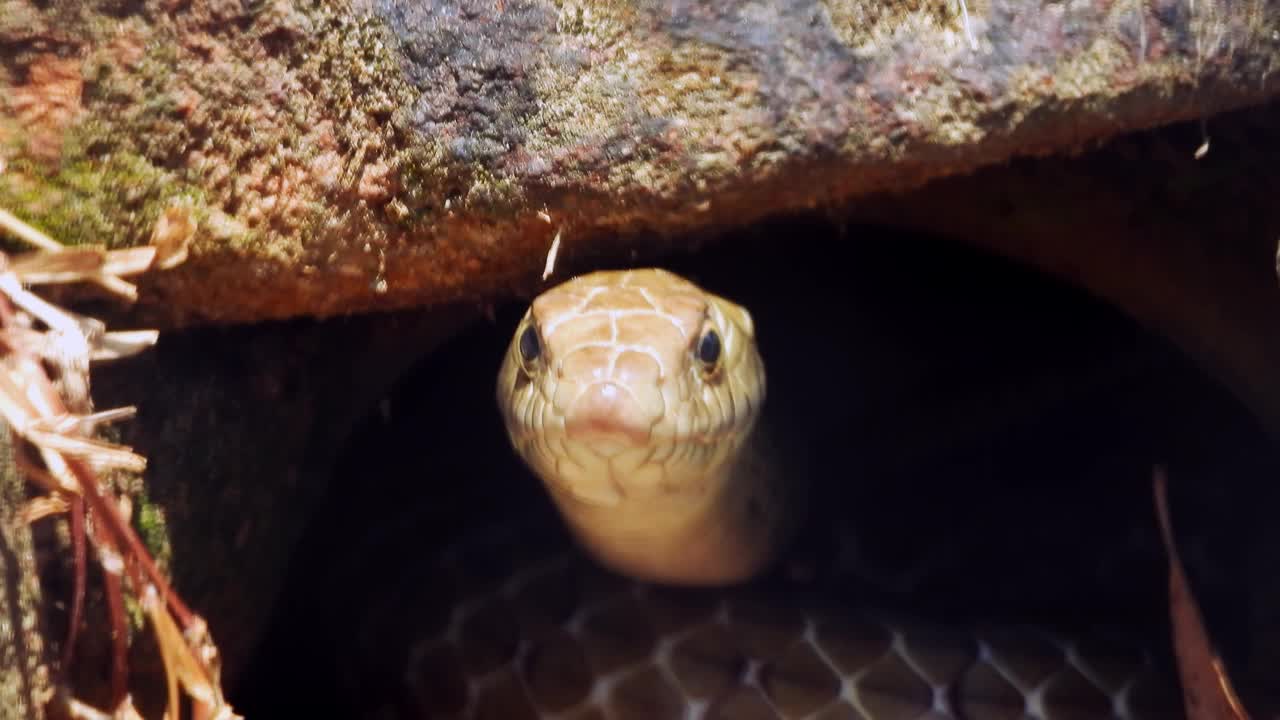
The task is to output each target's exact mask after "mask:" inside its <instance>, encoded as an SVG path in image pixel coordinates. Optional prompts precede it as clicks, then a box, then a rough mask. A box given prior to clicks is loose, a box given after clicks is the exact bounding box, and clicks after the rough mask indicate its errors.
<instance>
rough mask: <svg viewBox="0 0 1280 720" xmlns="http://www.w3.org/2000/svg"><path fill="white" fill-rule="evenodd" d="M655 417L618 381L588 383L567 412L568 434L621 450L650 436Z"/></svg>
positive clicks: (643, 441)
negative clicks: (651, 416) (650, 415)
mask: <svg viewBox="0 0 1280 720" xmlns="http://www.w3.org/2000/svg"><path fill="white" fill-rule="evenodd" d="M652 425H653V419H652V418H650V417H649V413H647V412H646V411H645V409H644V407H642V405H641V403H640V402H639V401H638V400H637V399H636V397H635V396H634V395H633V394H632V393H631V392H630V391H628V390H627V388H626V387H624V386H623V385H621V384H620V383H617V382H612V381H604V382H596V383H592V384H590V385H588V386H587V387H586V388H584V389H583V390H582V392H581V393H579V394H578V396H577V398H575V399H574V401H573V403H572V404H571V405H570V406H569V408H568V410H567V411H566V413H565V419H564V429H565V434H566V435H568V437H569V438H570V439H572V440H577V441H579V442H586V443H590V444H592V445H597V446H599V445H603V446H617V449H618V450H622V449H624V448H627V447H634V446H636V445H642V444H644V443H646V442H648V440H649V429H650V427H652Z"/></svg>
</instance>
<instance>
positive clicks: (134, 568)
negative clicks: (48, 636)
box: [0, 206, 239, 720]
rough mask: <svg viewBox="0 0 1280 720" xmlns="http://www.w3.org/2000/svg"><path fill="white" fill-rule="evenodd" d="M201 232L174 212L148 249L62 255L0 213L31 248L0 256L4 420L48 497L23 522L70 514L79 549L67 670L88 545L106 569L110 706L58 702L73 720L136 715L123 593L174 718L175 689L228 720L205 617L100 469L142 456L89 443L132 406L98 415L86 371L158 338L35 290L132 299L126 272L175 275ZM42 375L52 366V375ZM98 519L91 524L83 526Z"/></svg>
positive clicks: (30, 475) (183, 212) (136, 462)
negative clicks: (73, 288) (86, 285)
mask: <svg viewBox="0 0 1280 720" xmlns="http://www.w3.org/2000/svg"><path fill="white" fill-rule="evenodd" d="M195 230H196V225H195V221H194V219H193V218H192V216H191V214H190V212H189V211H188V210H187V209H185V208H183V207H181V206H175V207H171V208H169V209H168V210H167V211H166V212H165V213H164V215H163V216H162V217H161V218H160V220H159V221H158V222H157V224H156V228H155V231H154V233H153V235H152V243H151V244H150V245H148V246H146V247H141V248H130V249H126V250H107V249H106V248H104V247H76V248H64V247H63V246H62V245H61V244H60V243H57V242H56V241H54V240H52V239H51V238H49V237H48V236H46V235H45V234H44V233H41V232H40V231H39V230H36V229H35V228H33V227H31V226H30V225H27V224H26V223H24V222H22V221H21V220H20V219H18V218H17V217H16V216H14V215H13V214H12V213H9V212H7V211H5V210H3V209H0V231H3V232H7V233H8V234H9V235H12V236H13V237H15V238H18V239H19V240H22V241H24V242H26V243H27V244H29V245H32V246H34V247H35V248H36V250H35V251H34V252H30V253H24V254H22V255H18V256H16V257H11V256H8V255H5V254H3V253H0V417H3V418H4V420H5V422H6V423H8V425H9V428H10V431H11V433H12V436H13V438H12V439H13V442H14V445H15V448H17V452H16V453H15V455H16V456H17V457H18V467H19V470H20V471H21V472H22V473H23V474H24V476H25V477H26V478H27V479H28V480H29V481H30V482H32V483H34V484H35V485H37V486H38V487H40V488H42V489H43V490H45V491H46V492H47V493H48V494H47V496H45V497H43V498H39V499H37V500H36V501H35V502H33V503H31V504H29V506H28V507H26V508H24V510H23V517H24V518H26V519H27V520H28V521H35V520H37V519H40V518H43V517H47V516H50V515H54V514H61V513H64V512H65V513H67V515H68V519H69V522H70V528H71V536H72V544H73V548H74V553H75V561H76V562H75V567H76V578H75V591H74V594H75V596H74V597H73V598H72V603H71V613H70V614H71V623H70V629H69V631H68V637H67V641H66V645H65V648H64V654H63V666H64V667H66V666H68V665H69V664H70V661H71V659H72V652H73V650H74V647H75V639H76V631H77V627H78V624H79V620H80V615H81V612H82V609H83V597H84V587H85V572H86V570H85V559H86V556H87V553H86V547H85V546H86V542H88V544H89V545H91V546H92V549H93V551H94V555H95V556H96V557H97V558H98V560H99V563H98V564H99V566H100V567H101V569H102V571H103V578H104V583H103V584H104V587H105V588H106V591H107V604H108V614H109V615H110V617H111V625H112V627H111V629H110V631H111V634H112V642H113V652H112V654H113V656H114V662H113V668H112V692H113V707H112V709H111V710H110V711H107V712H103V711H100V710H96V709H94V708H91V707H89V706H88V705H86V704H84V703H82V702H80V701H78V700H76V699H75V698H73V697H71V696H70V693H69V692H66V691H65V689H64V691H63V692H61V693H60V694H59V695H58V697H57V698H56V699H55V702H60V703H61V705H62V709H63V710H64V711H65V712H66V713H67V714H68V715H70V716H71V717H77V718H95V719H96V718H113V719H117V720H124V719H126V718H139V715H138V712H137V710H136V709H135V708H134V706H133V702H132V699H131V697H130V695H129V693H128V687H127V679H128V673H127V667H126V665H125V658H126V651H127V649H128V648H127V646H126V642H127V637H128V635H127V633H126V632H125V631H126V626H125V623H126V619H125V615H124V602H123V596H122V593H123V588H124V587H125V586H126V584H127V586H128V588H129V589H130V591H132V592H133V594H134V596H135V597H136V598H138V600H139V602H140V604H141V606H142V608H143V610H144V611H145V613H146V616H147V618H148V620H149V621H150V622H151V624H152V627H153V629H154V631H155V636H156V638H157V642H158V643H159V646H160V654H161V657H162V658H163V661H164V666H165V673H166V680H167V685H168V688H167V689H168V710H167V712H166V713H165V717H166V718H168V720H179V717H180V709H181V708H180V704H179V702H180V697H179V688H181V690H182V691H183V692H185V693H186V695H187V696H188V698H189V699H190V702H191V706H192V714H193V715H194V717H196V718H198V719H200V720H232V719H233V718H238V717H239V716H238V715H236V714H235V713H234V711H233V710H232V709H231V707H230V705H228V704H227V702H226V700H225V698H224V697H223V695H222V690H221V684H220V680H219V662H218V653H217V648H216V647H215V646H214V644H213V641H212V639H211V638H210V636H209V633H208V628H207V627H206V625H205V623H204V621H203V620H202V619H201V618H200V617H199V616H197V615H195V614H194V613H192V612H191V610H190V609H188V608H187V606H186V605H185V604H184V603H183V602H182V600H181V599H180V598H179V597H178V596H177V594H176V593H174V592H173V590H172V588H171V587H170V586H169V583H168V580H167V579H166V578H165V577H164V576H163V574H162V573H161V572H160V571H159V568H158V567H157V566H156V564H155V561H154V560H153V559H152V558H151V556H150V553H148V551H147V550H146V548H145V546H144V545H143V544H142V541H141V540H140V539H139V537H138V535H137V533H136V532H134V530H133V528H132V526H131V525H130V524H129V522H128V519H127V517H126V513H127V511H126V510H123V509H122V506H123V504H122V501H123V500H125V498H116V497H114V496H112V495H111V494H109V493H108V492H107V491H106V490H105V489H104V487H105V486H104V485H103V484H102V483H101V482H100V479H99V477H98V475H99V473H101V472H104V471H108V470H113V469H123V470H127V471H130V472H142V471H143V470H144V469H145V468H146V459H145V458H143V457H142V456H141V455H138V454H137V453H135V452H133V451H132V450H131V449H130V448H128V447H124V446H120V445H115V444H112V443H107V442H103V441H101V440H99V439H96V438H94V437H93V435H94V433H95V431H96V429H97V427H98V426H99V425H101V424H103V423H108V422H115V421H119V420H123V419H127V418H129V417H132V416H133V414H134V412H135V410H134V408H132V407H126V408H116V409H111V410H106V411H100V412H94V410H93V402H92V397H91V395H90V393H89V364H90V362H100V361H105V360H114V359H119V358H123V357H128V356H130V355H134V354H136V353H138V352H141V351H142V350H145V349H147V348H149V347H150V346H151V345H153V344H154V343H155V342H156V339H157V337H158V333H156V331H154V330H142V331H129V332H108V331H107V330H106V328H105V326H104V325H103V323H102V322H100V321H98V320H96V319H94V318H90V317H86V316H82V315H78V314H76V313H73V312H71V311H69V310H66V309H64V308H61V307H58V306H57V305H54V304H52V303H50V302H48V301H46V300H44V299H43V298H41V297H39V296H38V295H36V294H35V293H33V292H31V291H30V290H28V289H27V287H28V286H30V285H42V284H52V283H72V282H92V283H95V284H97V285H99V286H100V287H102V288H104V289H106V290H107V291H109V292H111V293H112V294H114V295H116V296H117V297H119V298H121V299H123V300H125V301H130V302H131V301H133V300H135V299H136V298H137V295H138V292H137V288H136V287H135V286H134V285H133V284H132V283H129V282H128V281H126V280H124V279H123V278H124V276H128V275H136V274H139V273H142V272H146V271H148V270H152V269H156V268H161V269H163V268H168V267H173V266H174V265H176V264H178V263H181V262H182V261H183V260H184V259H185V258H186V252H187V245H188V242H189V240H190V238H191V236H192V235H193V234H194V233H195ZM47 368H53V369H54V372H53V373H50V372H49V371H48V370H47ZM89 519H92V522H88V520H89Z"/></svg>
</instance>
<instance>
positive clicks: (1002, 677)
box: [408, 270, 1182, 720]
mask: <svg viewBox="0 0 1280 720" xmlns="http://www.w3.org/2000/svg"><path fill="white" fill-rule="evenodd" d="M497 399H498V404H499V406H500V408H501V413H502V416H503V418H504V420H505V423H506V427H507V430H508V433H509V436H510V439H511V442H512V444H513V446H514V447H515V448H516V450H517V451H518V453H519V454H520V456H521V457H522V458H523V459H524V461H525V462H526V463H527V465H528V466H529V468H531V469H532V471H533V472H534V473H535V474H536V475H537V476H538V477H540V478H541V480H542V481H543V483H544V484H545V487H546V489H547V491H548V492H549V493H550V495H551V497H552V498H553V499H554V502H555V506H556V507H557V508H558V509H559V513H560V516H561V518H562V519H563V520H564V521H565V525H566V526H567V528H568V529H569V531H570V534H571V536H572V538H573V539H574V540H575V542H574V543H572V544H569V543H565V544H563V545H556V544H555V543H554V542H553V543H543V542H542V539H543V537H544V536H542V535H539V534H537V533H536V532H534V531H533V530H529V529H525V528H523V527H522V526H518V525H515V524H513V525H511V526H510V527H508V528H507V529H506V531H505V534H501V535H497V536H493V535H486V536H478V537H475V538H472V539H471V540H469V541H466V542H462V543H459V544H457V545H455V546H453V547H451V548H449V549H448V550H447V551H446V552H445V553H444V554H443V555H442V556H441V558H440V559H439V561H438V564H437V565H435V566H434V568H435V571H437V572H438V573H439V576H440V577H441V578H442V580H440V582H439V584H438V585H437V587H438V588H443V589H444V595H445V596H446V597H448V598H450V601H451V602H450V605H449V609H448V612H447V613H445V617H446V619H445V620H442V621H441V622H440V623H439V624H438V625H437V626H436V627H435V628H434V629H433V630H432V632H430V633H428V635H430V637H431V638H433V639H432V640H430V641H429V642H424V643H421V644H419V645H418V646H417V647H416V649H415V651H414V657H413V659H412V662H411V663H410V665H411V668H410V670H409V676H408V685H410V686H411V687H412V688H413V690H412V694H413V696H414V698H415V700H414V704H415V706H416V707H417V708H418V711H419V712H420V713H421V714H423V715H425V716H427V717H487V718H502V719H504V720H506V719H511V720H514V719H515V718H525V717H549V718H651V719H654V720H665V719H667V718H742V719H744V720H748V719H751V718H815V719H820V720H836V719H843V718H848V719H850V720H853V719H857V718H861V719H862V720H907V719H909V718H938V719H941V718H956V719H963V718H968V719H972V720H996V719H1003V718H1068V717H1070V718H1104V717H1153V718H1154V717H1158V718H1174V717H1180V716H1181V714H1182V711H1181V710H1180V709H1179V706H1178V695H1177V687H1176V684H1175V683H1173V682H1172V681H1171V680H1170V677H1169V676H1168V675H1166V674H1162V673H1161V672H1158V671H1157V670H1156V668H1155V666H1154V665H1153V664H1152V663H1151V662H1149V660H1148V659H1147V657H1146V656H1145V655H1144V654H1142V653H1141V652H1134V653H1133V654H1131V655H1117V654H1115V652H1114V650H1115V648H1109V649H1110V650H1111V652H1102V653H1100V654H1097V655H1095V654H1093V652H1092V651H1091V650H1090V648H1091V647H1093V645H1092V644H1091V642H1088V641H1086V642H1078V641H1072V640H1070V639H1069V638H1063V637H1058V636H1055V635H1053V634H1051V633H1048V632H1044V631H1040V630H1033V629H1030V628H1021V629H1019V628H1007V627H1005V628H1001V627H978V628H971V629H970V630H969V631H966V632H964V633H957V632H956V631H955V630H953V629H948V628H944V627H941V626H933V625H927V624H912V623H911V622H907V621H904V620H902V619H899V618H893V617H891V616H886V615H883V614H877V613H871V612H855V611H853V610H852V609H851V608H849V607H848V606H847V605H844V604H841V603H834V604H833V603H832V602H830V601H829V600H828V599H824V598H823V597H822V596H821V595H818V594H810V593H807V592H805V591H803V590H796V589H794V588H791V589H786V590H783V591H781V592H773V591H767V590H763V589H761V588H759V587H757V586H755V585H753V584H752V583H751V582H749V581H750V580H751V579H752V578H755V577H757V576H759V575H760V574H761V573H763V572H766V571H767V570H769V569H770V568H771V567H773V566H774V565H776V564H777V561H778V559H779V557H780V556H781V554H782V553H783V551H784V549H785V548H786V547H787V545H788V542H789V541H790V540H791V539H792V538H793V537H794V535H795V534H796V530H797V528H798V526H799V525H800V524H801V522H802V518H803V512H804V509H805V505H806V502H805V501H806V497H807V495H806V491H805V487H804V486H803V484H802V482H801V481H802V478H800V477H797V476H795V475H794V474H788V473H786V472H784V471H782V470H781V469H780V468H782V467H783V464H782V463H781V461H782V459H781V458H779V457H778V456H777V454H776V453H775V452H772V451H770V450H769V449H768V447H767V445H766V443H767V442H768V440H769V438H768V437H767V436H766V435H765V434H764V433H765V431H766V430H767V428H766V427H764V426H760V425H759V423H758V422H757V419H758V418H757V416H758V414H759V412H760V411H761V409H762V407H763V406H764V403H765V372H764V365H763V362H762V360H761V358H760V356H759V354H758V352H757V350H756V347H755V341H754V327H753V321H752V318H751V315H750V314H749V313H748V312H747V310H745V309H744V308H742V307H739V306H738V305H736V304H734V303H733V302H730V301H728V300H726V299H723V298H720V297H717V296H715V295H712V294H710V293H708V292H705V291H704V290H702V289H701V288H699V287H697V286H695V285H694V284H692V283H690V282H689V281H687V280H685V279H683V278H681V277H679V276H677V275H674V274H671V273H668V272H665V271H661V270H635V271H626V272H598V273H593V274H590V275H585V276H581V277H578V278H575V279H573V280H570V281H568V282H566V283H564V284H562V285H560V286H558V287H555V288H553V289H551V290H549V291H547V292H545V293H544V294H542V295H541V296H539V297H538V298H537V299H536V300H535V301H534V302H533V303H532V306H531V307H530V309H529V311H528V312H527V313H526V315H525V316H524V318H523V319H522V320H521V321H520V323H519V325H518V327H517V329H516V331H515V334H514V337H513V338H512V341H511V344H510V347H509V350H508V352H507V354H506V357H505V359H504V362H503V365H502V369H501V371H500V374H499V377H498V382H497ZM553 534H554V531H553ZM575 546H576V547H575ZM547 548H550V549H547ZM478 568H484V570H483V571H481V570H478ZM1094 640H1097V638H1094ZM1125 649H1126V650H1129V649H1131V648H1125ZM1117 658H1123V661H1121V660H1118V659H1117Z"/></svg>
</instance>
